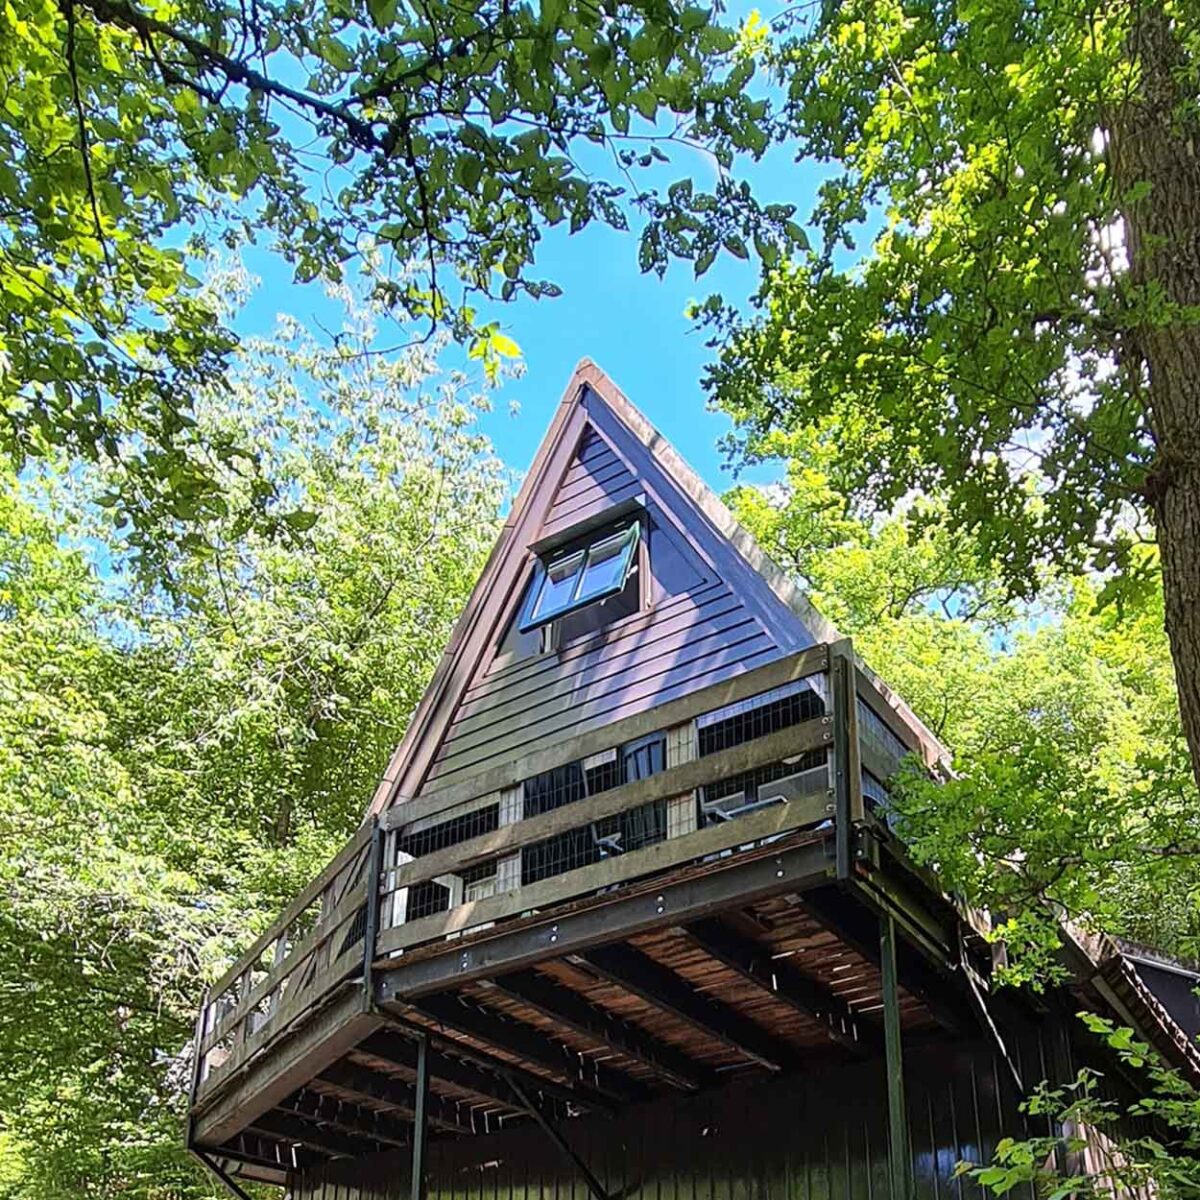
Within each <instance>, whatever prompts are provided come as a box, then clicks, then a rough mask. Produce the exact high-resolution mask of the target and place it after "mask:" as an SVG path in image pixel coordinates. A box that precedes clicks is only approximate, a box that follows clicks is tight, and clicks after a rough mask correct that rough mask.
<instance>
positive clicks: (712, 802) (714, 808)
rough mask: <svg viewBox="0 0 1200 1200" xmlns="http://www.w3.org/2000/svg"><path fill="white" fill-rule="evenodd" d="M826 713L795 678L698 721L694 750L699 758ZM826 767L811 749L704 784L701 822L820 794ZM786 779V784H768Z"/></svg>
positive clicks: (809, 689)
mask: <svg viewBox="0 0 1200 1200" xmlns="http://www.w3.org/2000/svg"><path fill="white" fill-rule="evenodd" d="M824 715H825V700H824V697H823V696H822V694H821V692H820V691H818V690H817V688H815V687H813V686H812V684H811V683H810V681H808V680H803V679H802V680H797V681H796V682H794V683H791V684H787V685H785V686H784V687H780V688H775V689H774V690H772V691H770V692H764V693H762V694H761V695H758V696H751V697H750V698H749V699H747V700H742V701H739V702H738V703H736V704H731V705H727V706H726V707H725V708H720V709H716V710H715V711H713V712H710V713H705V714H704V715H703V716H701V717H699V718H697V720H696V735H697V752H698V754H699V755H700V757H701V758H703V757H705V756H706V755H709V754H716V753H717V752H718V751H720V750H728V749H729V748H730V747H731V746H739V745H741V744H742V743H743V742H749V741H753V740H754V739H755V738H760V737H765V736H766V735H767V734H771V733H776V732H778V731H779V730H781V729H788V728H790V727H792V726H794V725H799V724H801V723H803V722H804V721H810V720H812V719H813V718H815V717H821V716H824ZM825 764H826V752H825V751H824V750H823V749H821V750H811V751H808V752H806V753H804V754H801V755H798V756H797V757H795V758H792V759H790V760H789V761H787V762H776V763H765V764H763V765H762V766H760V767H755V768H754V769H753V770H751V771H744V772H740V773H739V774H737V775H731V776H729V777H728V778H726V779H721V780H718V781H717V782H716V783H710V784H706V785H705V786H704V787H702V788H701V789H700V792H699V807H700V824H701V825H712V824H715V823H718V822H720V821H727V820H730V819H732V818H734V817H737V816H741V815H743V814H744V813H746V812H750V811H753V810H754V809H756V808H759V807H763V806H765V805H769V804H774V803H778V802H779V801H780V800H781V799H790V798H794V797H795V796H796V795H803V794H813V793H816V792H818V791H821V790H823V789H824V788H825V787H826V786H827V784H828V780H827V779H826V777H825V773H824V770H823V768H824V767H825ZM784 780H786V781H787V784H786V786H781V787H779V788H778V789H774V788H771V787H770V786H769V785H771V784H773V783H777V782H780V781H784Z"/></svg>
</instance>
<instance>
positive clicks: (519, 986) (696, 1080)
mask: <svg viewBox="0 0 1200 1200" xmlns="http://www.w3.org/2000/svg"><path fill="white" fill-rule="evenodd" d="M489 990H495V991H496V992H499V993H500V994H501V995H503V996H506V997H508V998H509V999H510V1000H515V1001H517V1002H519V1003H521V1004H524V1005H527V1006H528V1007H530V1008H532V1009H535V1010H536V1011H537V1012H539V1013H540V1014H541V1015H542V1016H544V1017H547V1018H549V1019H550V1020H552V1021H555V1022H557V1023H558V1024H559V1025H562V1026H563V1027H564V1028H567V1029H570V1030H571V1031H573V1032H574V1033H577V1034H579V1035H580V1036H581V1037H586V1038H590V1039H592V1040H594V1041H598V1042H601V1043H602V1044H604V1045H607V1046H610V1047H612V1049H614V1050H616V1051H618V1052H619V1053H620V1054H622V1055H624V1056H625V1057H627V1058H631V1059H634V1060H635V1061H636V1062H638V1063H641V1064H642V1065H643V1066H644V1067H647V1068H649V1069H650V1070H651V1071H653V1072H654V1074H655V1075H657V1076H658V1077H659V1078H660V1079H662V1080H664V1081H665V1082H667V1083H669V1084H670V1085H671V1086H672V1087H677V1088H682V1089H683V1090H684V1091H696V1090H698V1089H700V1088H702V1087H705V1086H707V1085H709V1084H711V1083H712V1082H713V1081H714V1078H715V1077H714V1075H713V1073H712V1072H711V1071H706V1070H704V1068H703V1067H700V1066H697V1064H696V1063H694V1062H693V1061H692V1060H691V1059H689V1058H688V1057H687V1055H686V1054H683V1053H681V1052H680V1051H679V1050H677V1049H676V1048H675V1047H674V1046H671V1045H669V1044H668V1043H666V1042H664V1041H662V1040H660V1039H659V1038H656V1037H653V1036H651V1035H650V1034H648V1033H646V1031H645V1030H643V1029H641V1028H639V1027H638V1026H637V1025H635V1024H634V1023H633V1022H631V1021H626V1020H624V1019H623V1018H621V1017H619V1016H617V1015H616V1014H615V1013H611V1012H608V1011H606V1010H605V1009H604V1008H601V1007H600V1006H598V1005H596V1004H593V1003H591V1002H590V1001H589V1000H586V999H585V998H584V997H583V996H581V995H579V993H578V992H575V991H572V990H571V988H569V987H564V986H563V985H562V984H559V983H555V982H554V981H553V980H551V979H547V978H546V977H545V976H544V975H538V974H536V973H535V972H533V971H519V972H516V973H514V974H512V975H503V976H501V977H500V978H499V979H495V980H493V981H491V983H490V987H489Z"/></svg>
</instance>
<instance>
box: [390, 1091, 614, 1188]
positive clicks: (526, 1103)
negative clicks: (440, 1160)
mask: <svg viewBox="0 0 1200 1200" xmlns="http://www.w3.org/2000/svg"><path fill="white" fill-rule="evenodd" d="M504 1081H505V1082H506V1083H507V1084H508V1086H509V1087H510V1088H512V1091H513V1095H514V1096H516V1098H517V1100H518V1102H519V1103H520V1105H521V1107H522V1108H524V1109H525V1111H526V1112H527V1113H528V1114H529V1115H530V1116H531V1117H532V1118H533V1119H534V1121H536V1122H537V1125H538V1128H539V1129H541V1131H542V1132H543V1133H544V1134H545V1135H546V1136H547V1137H548V1138H549V1139H550V1140H551V1141H552V1142H553V1143H554V1144H555V1146H557V1147H558V1149H559V1152H560V1153H561V1154H562V1155H563V1157H564V1158H566V1159H568V1160H569V1161H570V1162H571V1163H572V1164H573V1165H574V1167H575V1169H576V1170H577V1171H578V1172H579V1173H580V1175H582V1176H583V1181H584V1183H586V1184H587V1189H588V1191H589V1192H591V1193H592V1196H593V1197H594V1200H609V1197H608V1193H607V1192H606V1191H605V1190H604V1185H603V1184H602V1183H601V1182H600V1180H599V1179H597V1178H596V1176H595V1175H593V1174H592V1172H591V1169H590V1168H589V1167H588V1165H587V1163H585V1162H584V1161H583V1159H582V1158H580V1157H579V1155H578V1154H576V1153H575V1151H574V1150H572V1149H571V1143H570V1142H568V1141H567V1139H566V1138H565V1137H563V1135H562V1133H561V1132H560V1131H559V1130H557V1129H555V1128H554V1126H553V1125H551V1124H550V1122H549V1121H548V1120H547V1119H546V1115H545V1113H543V1112H542V1110H541V1109H540V1108H538V1106H537V1105H536V1104H534V1102H533V1101H532V1100H531V1099H530V1098H529V1095H528V1093H527V1092H526V1091H525V1089H524V1088H523V1087H522V1086H521V1085H520V1084H519V1083H518V1082H517V1080H516V1079H514V1078H513V1077H512V1076H511V1075H508V1074H507V1073H506V1074H505V1076H504ZM413 1200H417V1198H416V1197H415V1196H414V1197H413Z"/></svg>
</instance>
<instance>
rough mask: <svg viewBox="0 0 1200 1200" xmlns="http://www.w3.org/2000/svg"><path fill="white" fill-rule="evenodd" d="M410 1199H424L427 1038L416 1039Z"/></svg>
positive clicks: (427, 1091) (427, 1116) (427, 1073)
mask: <svg viewBox="0 0 1200 1200" xmlns="http://www.w3.org/2000/svg"><path fill="white" fill-rule="evenodd" d="M413 1109H414V1111H413V1139H412V1200H425V1133H426V1127H427V1125H428V1121H429V1038H428V1037H427V1036H426V1035H425V1034H421V1036H420V1037H419V1038H418V1039H417V1081H416V1100H415V1101H414V1104H413Z"/></svg>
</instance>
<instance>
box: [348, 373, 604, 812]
mask: <svg viewBox="0 0 1200 1200" xmlns="http://www.w3.org/2000/svg"><path fill="white" fill-rule="evenodd" d="M581 388H582V381H581V380H580V379H579V369H578V368H577V369H576V371H575V373H574V374H573V375H572V377H571V379H570V381H569V382H568V384H567V388H566V391H565V392H564V394H563V399H562V401H561V402H560V404H559V406H558V411H557V412H556V413H555V415H554V419H553V420H552V421H551V424H550V428H549V430H548V431H547V433H546V436H545V438H544V439H543V441H542V444H541V446H540V447H539V448H538V452H537V454H536V456H535V457H534V460H533V464H532V466H531V467H530V469H529V472H528V474H527V475H526V477H525V480H524V482H523V483H522V485H521V487H520V489H519V491H518V492H517V496H516V499H515V500H514V501H513V504H512V508H511V509H510V510H509V514H508V519H507V520H506V521H505V522H504V526H503V528H502V529H501V532H500V536H499V538H498V539H497V541H496V545H495V546H494V547H493V549H492V552H491V554H490V555H488V559H487V562H486V563H485V564H484V568H483V571H482V572H481V574H480V577H479V581H478V583H476V585H475V589H474V591H473V592H472V593H471V596H470V599H469V600H468V601H467V605H466V608H464V610H463V613H462V616H461V617H459V619H458V621H457V622H456V624H455V626H454V632H453V633H452V634H451V637H450V642H449V644H448V645H447V647H446V650H445V652H444V653H443V655H442V657H441V659H440V660H439V662H438V665H437V668H436V669H435V671H434V674H433V678H432V679H431V681H430V683H429V686H428V688H427V689H426V691H425V694H424V695H423V696H422V697H421V702H420V703H419V704H418V705H417V708H416V711H415V712H414V713H413V716H412V719H411V720H410V722H409V725H408V728H407V729H406V730H405V733H404V737H403V738H402V739H401V741H400V745H399V746H398V747H397V748H396V752H395V753H394V754H393V755H392V758H391V762H390V763H389V765H388V769H387V771H386V772H385V774H384V776H383V779H382V780H381V781H380V783H379V786H378V787H377V788H376V790H375V795H374V796H373V798H372V800H371V803H370V805H369V807H368V808H367V812H366V818H367V819H369V818H370V817H372V816H373V815H374V814H376V813H378V812H382V811H383V810H384V809H385V808H387V807H388V806H389V805H390V804H392V803H394V802H395V801H396V800H397V799H402V798H403V797H405V796H411V795H415V794H416V790H417V786H418V785H419V783H420V782H422V781H423V776H424V774H425V772H426V771H427V770H428V767H429V764H430V763H432V761H433V758H434V755H435V754H436V752H437V748H438V747H439V746H440V745H441V742H442V738H443V737H444V735H445V732H446V729H447V728H448V726H449V723H450V719H451V717H452V716H453V713H454V707H455V705H456V704H457V702H458V699H459V697H460V696H461V694H462V692H463V691H464V690H465V688H466V686H467V684H468V683H469V680H470V675H471V674H472V672H473V670H474V667H475V664H476V663H477V662H478V660H479V657H480V656H481V655H482V654H483V653H484V651H485V650H486V648H487V643H488V641H489V640H490V639H491V638H492V636H494V633H495V630H496V629H497V627H498V626H499V623H500V621H501V619H502V618H503V616H504V615H505V614H506V613H507V612H508V610H510V609H511V608H512V607H513V606H514V604H515V603H517V602H518V601H519V596H516V597H515V598H514V592H516V591H517V584H519V582H520V578H521V574H522V567H523V566H524V563H525V559H526V553H525V551H526V546H527V545H528V544H529V542H531V541H532V540H533V535H534V533H535V531H538V532H540V529H541V525H542V523H543V519H544V511H543V510H544V509H545V508H546V507H548V504H549V500H550V498H551V497H552V496H553V494H554V491H555V490H556V489H557V487H558V483H559V481H560V479H561V478H562V476H563V474H564V473H565V471H566V469H567V467H568V466H569V465H570V462H571V459H572V457H573V456H574V453H575V448H576V446H577V445H578V443H579V440H580V438H581V437H582V436H583V431H584V429H585V428H586V426H587V424H588V417H587V413H586V411H585V410H584V408H583V405H582V404H581V403H579V401H580V398H581V397H580V392H581ZM539 499H541V500H542V501H543V502H542V504H541V505H540V506H539V504H538V501H539ZM531 525H534V526H535V528H534V529H531V528H530V526H531Z"/></svg>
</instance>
